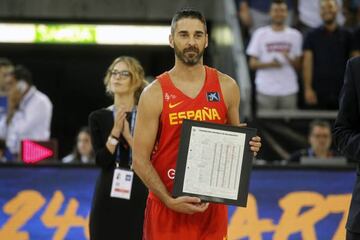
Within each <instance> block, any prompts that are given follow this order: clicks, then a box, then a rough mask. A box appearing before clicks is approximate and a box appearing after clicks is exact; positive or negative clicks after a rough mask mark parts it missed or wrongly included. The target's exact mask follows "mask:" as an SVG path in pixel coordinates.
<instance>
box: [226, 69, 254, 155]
mask: <svg viewBox="0 0 360 240" xmlns="http://www.w3.org/2000/svg"><path fill="white" fill-rule="evenodd" d="M219 78H220V84H221V90H222V92H223V96H224V98H225V104H226V106H227V110H228V111H227V118H228V124H230V125H233V126H246V124H241V123H240V114H239V107H240V89H239V86H238V85H237V84H236V82H235V80H234V79H232V78H231V77H229V76H228V75H226V74H223V73H220V72H219ZM260 148H261V139H260V137H258V136H256V137H253V138H252V139H251V141H250V149H251V151H253V152H254V155H256V154H257V152H259V150H260Z"/></svg>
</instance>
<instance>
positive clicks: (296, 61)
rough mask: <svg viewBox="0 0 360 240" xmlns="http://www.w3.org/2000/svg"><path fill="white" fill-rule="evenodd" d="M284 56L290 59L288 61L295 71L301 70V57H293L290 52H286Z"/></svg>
mask: <svg viewBox="0 0 360 240" xmlns="http://www.w3.org/2000/svg"><path fill="white" fill-rule="evenodd" d="M284 57H285V58H286V60H287V61H288V63H289V64H290V65H291V66H292V67H293V68H294V69H295V71H299V70H300V69H301V57H294V58H291V57H290V56H289V54H288V53H284Z"/></svg>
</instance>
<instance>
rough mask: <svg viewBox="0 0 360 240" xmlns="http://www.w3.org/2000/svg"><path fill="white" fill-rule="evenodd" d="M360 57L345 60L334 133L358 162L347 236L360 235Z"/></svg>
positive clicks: (343, 150) (347, 154) (352, 238)
mask: <svg viewBox="0 0 360 240" xmlns="http://www.w3.org/2000/svg"><path fill="white" fill-rule="evenodd" d="M359 109H360V57H356V58H352V59H351V60H349V61H348V63H347V66H346V70H345V79H344V85H343V88H342V90H341V94H340V103H339V113H338V116H337V118H336V121H335V124H334V128H333V137H334V142H335V145H336V146H337V147H338V149H339V151H340V153H341V154H343V155H344V156H345V157H346V158H347V159H351V160H354V161H356V162H357V178H356V182H355V186H354V190H353V194H352V199H351V204H350V209H349V215H348V219H347V223H346V230H347V231H346V239H347V240H358V239H360V168H359V160H360V131H359V129H360V111H359Z"/></svg>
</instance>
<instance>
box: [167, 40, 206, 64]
mask: <svg viewBox="0 0 360 240" xmlns="http://www.w3.org/2000/svg"><path fill="white" fill-rule="evenodd" d="M204 51H205V48H204V49H203V50H202V51H200V50H199V49H198V48H197V47H188V48H185V49H184V50H183V51H181V50H180V49H179V48H178V47H177V46H176V45H175V44H174V52H175V55H176V57H177V58H178V59H180V60H181V61H182V62H183V63H184V64H185V65H188V66H194V65H196V64H198V63H199V61H200V59H201V58H202V56H203V55H204ZM188 52H192V53H191V54H192V55H195V56H193V57H187V56H186V53H188Z"/></svg>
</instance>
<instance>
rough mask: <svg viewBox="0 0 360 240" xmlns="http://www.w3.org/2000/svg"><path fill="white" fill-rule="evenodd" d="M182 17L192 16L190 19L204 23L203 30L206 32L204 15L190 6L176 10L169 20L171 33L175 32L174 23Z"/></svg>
mask: <svg viewBox="0 0 360 240" xmlns="http://www.w3.org/2000/svg"><path fill="white" fill-rule="evenodd" d="M183 18H192V19H198V20H200V22H202V23H203V24H204V27H205V32H207V26H206V19H205V17H204V15H203V14H202V13H201V12H200V11H197V10H194V9H191V8H183V9H181V10H179V11H177V12H176V13H175V15H174V17H173V18H172V20H171V34H174V32H175V27H176V23H177V22H178V21H179V20H181V19H183Z"/></svg>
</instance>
